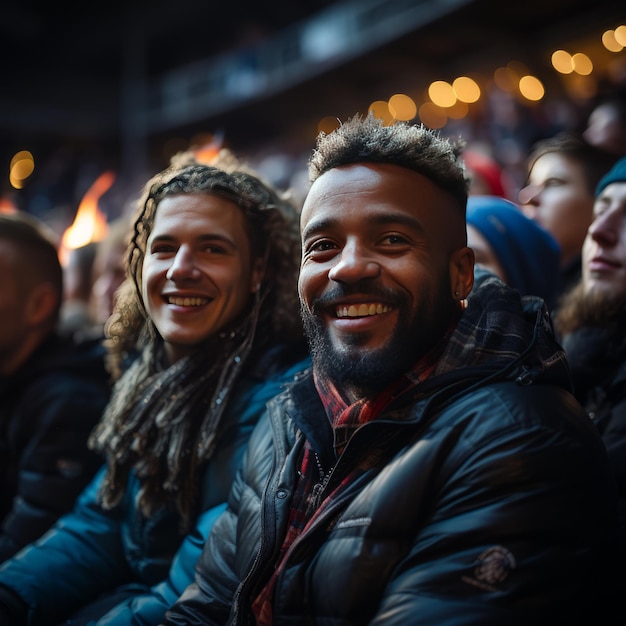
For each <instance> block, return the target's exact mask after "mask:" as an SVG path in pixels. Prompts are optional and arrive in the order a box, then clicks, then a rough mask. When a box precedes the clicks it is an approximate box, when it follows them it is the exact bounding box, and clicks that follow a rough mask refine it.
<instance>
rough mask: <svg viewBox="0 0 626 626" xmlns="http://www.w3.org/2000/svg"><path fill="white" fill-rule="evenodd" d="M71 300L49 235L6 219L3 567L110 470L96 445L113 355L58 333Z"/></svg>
mask: <svg viewBox="0 0 626 626" xmlns="http://www.w3.org/2000/svg"><path fill="white" fill-rule="evenodd" d="M62 297H63V273H62V269H61V265H60V263H59V259H58V256H57V248H56V242H55V241H53V239H52V238H51V237H50V236H49V233H48V232H47V230H46V229H45V227H44V226H43V225H42V224H40V223H39V222H37V221H36V220H35V219H34V218H32V217H31V216H29V215H26V214H22V213H14V214H0V523H1V533H0V562H1V561H4V560H5V559H7V558H9V557H10V556H12V555H13V554H15V553H16V552H17V551H18V550H19V549H20V548H21V547H22V546H24V545H26V544H28V543H31V542H32V541H34V540H35V539H37V538H39V537H40V536H41V535H42V534H43V533H44V531H46V530H47V529H48V528H49V527H50V526H51V525H52V524H53V522H54V521H55V520H56V519H57V518H58V517H59V516H60V515H62V514H63V513H65V512H67V511H69V510H70V509H71V508H72V506H73V504H74V500H75V499H76V497H77V496H78V494H79V493H80V491H81V490H82V489H83V488H84V487H85V485H86V484H87V482H88V481H89V480H90V479H91V477H92V476H93V475H94V473H95V471H96V469H97V468H98V467H99V466H100V465H101V463H102V459H101V457H99V455H97V454H96V453H95V452H92V451H89V450H88V448H87V438H88V436H89V433H90V432H91V430H92V428H93V427H94V426H95V424H96V423H97V422H98V420H99V419H100V417H101V413H102V411H103V409H104V407H105V405H106V403H107V400H108V397H109V393H110V385H109V376H108V374H107V372H106V370H105V367H104V348H103V347H102V345H101V343H100V342H99V341H94V342H83V343H80V344H78V343H77V342H75V341H74V340H73V339H72V338H70V337H67V338H65V337H63V338H62V337H61V336H60V335H59V334H58V333H57V324H58V322H59V317H60V308H61V302H62Z"/></svg>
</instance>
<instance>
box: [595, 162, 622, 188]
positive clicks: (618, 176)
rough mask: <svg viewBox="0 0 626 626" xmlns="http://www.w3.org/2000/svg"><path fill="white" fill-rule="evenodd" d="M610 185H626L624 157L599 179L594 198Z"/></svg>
mask: <svg viewBox="0 0 626 626" xmlns="http://www.w3.org/2000/svg"><path fill="white" fill-rule="evenodd" d="M612 183H626V157H623V158H621V159H620V160H619V161H618V162H617V163H616V164H615V165H614V166H613V167H612V168H611V169H610V170H609V171H608V172H607V173H606V174H605V175H604V176H603V177H602V178H601V179H600V182H599V183H598V186H597V187H596V198H597V197H598V196H599V195H600V194H601V193H602V192H603V191H604V189H605V188H606V187H608V186H609V185H610V184H612Z"/></svg>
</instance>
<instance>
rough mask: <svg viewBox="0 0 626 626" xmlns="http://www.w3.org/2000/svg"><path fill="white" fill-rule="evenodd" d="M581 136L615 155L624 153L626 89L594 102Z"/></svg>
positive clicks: (625, 145) (625, 142)
mask: <svg viewBox="0 0 626 626" xmlns="http://www.w3.org/2000/svg"><path fill="white" fill-rule="evenodd" d="M583 137H584V138H585V141H587V143H589V144H591V145H592V146H595V147H596V148H599V149H601V150H604V151H605V152H608V153H609V154H612V155H613V156H615V157H621V156H624V155H626V91H624V90H622V91H618V92H616V93H614V94H612V95H610V96H603V97H601V98H600V99H599V100H598V102H596V104H595V106H594V107H593V109H592V110H591V113H590V114H589V116H588V117H587V124H586V127H585V129H584V130H583Z"/></svg>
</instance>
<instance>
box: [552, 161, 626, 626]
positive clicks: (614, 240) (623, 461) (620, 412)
mask: <svg viewBox="0 0 626 626" xmlns="http://www.w3.org/2000/svg"><path fill="white" fill-rule="evenodd" d="M625 320H626V157H625V158H622V159H621V160H620V161H618V163H617V164H616V165H615V167H614V168H613V169H612V170H611V171H610V172H609V173H608V174H607V175H606V176H605V177H604V178H603V179H602V180H601V182H600V184H599V185H598V189H597V192H596V201H595V205H594V219H593V222H592V223H591V226H590V227H589V232H588V233H587V237H586V238H585V243H584V245H583V265H582V277H581V280H580V282H579V283H578V284H577V285H576V286H575V287H574V288H573V289H572V290H571V291H570V292H569V293H568V294H566V295H565V297H564V299H563V302H562V305H561V308H560V309H559V310H558V311H557V313H556V316H555V322H554V323H555V328H556V330H557V333H558V334H559V335H560V337H561V338H562V343H563V347H564V348H565V352H566V354H567V356H568V359H569V362H570V367H571V370H572V376H573V382H574V393H575V395H576V397H577V398H578V399H579V400H580V402H581V403H582V404H583V406H584V407H585V408H586V409H587V411H588V412H589V415H590V416H591V418H592V419H593V421H594V422H595V423H596V425H597V426H598V428H599V430H600V432H601V434H602V438H603V439H604V442H605V444H606V447H607V449H608V452H609V458H610V461H611V464H612V466H613V470H614V472H615V475H616V477H617V484H618V488H619V493H620V517H621V529H622V558H621V563H622V564H624V563H626V323H625ZM621 576H622V586H621V589H622V590H623V589H626V569H625V568H624V567H623V566H622V569H621ZM622 606H623V604H622ZM625 622H626V617H625V616H624V613H623V612H622V622H621V623H625Z"/></svg>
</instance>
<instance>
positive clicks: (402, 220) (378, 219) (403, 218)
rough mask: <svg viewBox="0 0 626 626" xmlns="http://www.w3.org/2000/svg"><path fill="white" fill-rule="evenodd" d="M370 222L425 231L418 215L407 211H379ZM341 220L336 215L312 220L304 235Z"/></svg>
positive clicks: (323, 228) (377, 224)
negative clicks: (406, 212)
mask: <svg viewBox="0 0 626 626" xmlns="http://www.w3.org/2000/svg"><path fill="white" fill-rule="evenodd" d="M368 222H369V223H370V224H373V225H375V226H386V225H390V224H402V225H404V226H408V227H410V228H414V229H415V230H419V231H420V232H423V231H424V227H423V225H422V222H421V221H420V220H419V219H417V218H416V217H412V216H410V215H406V214H405V213H388V212H387V213H379V214H377V215H374V216H372V217H371V218H369V219H368ZM338 224H339V220H338V219H337V218H335V217H327V218H324V219H318V220H315V219H313V220H311V221H309V223H308V224H307V225H306V226H305V227H304V228H303V229H302V237H303V238H306V237H309V236H311V234H314V233H316V232H319V231H324V230H329V229H332V228H334V227H336V226H337V225H338Z"/></svg>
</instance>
